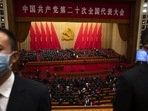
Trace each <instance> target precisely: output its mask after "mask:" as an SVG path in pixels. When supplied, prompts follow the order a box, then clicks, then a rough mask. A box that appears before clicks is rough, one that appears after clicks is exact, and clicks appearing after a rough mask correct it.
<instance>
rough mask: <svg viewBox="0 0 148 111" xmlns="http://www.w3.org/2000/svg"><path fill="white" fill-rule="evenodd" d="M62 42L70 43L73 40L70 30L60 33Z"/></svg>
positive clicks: (72, 33)
mask: <svg viewBox="0 0 148 111" xmlns="http://www.w3.org/2000/svg"><path fill="white" fill-rule="evenodd" d="M61 39H62V41H64V40H65V41H70V40H73V39H74V32H73V31H72V30H71V29H70V28H67V29H66V30H65V31H64V32H63V33H62V38H61Z"/></svg>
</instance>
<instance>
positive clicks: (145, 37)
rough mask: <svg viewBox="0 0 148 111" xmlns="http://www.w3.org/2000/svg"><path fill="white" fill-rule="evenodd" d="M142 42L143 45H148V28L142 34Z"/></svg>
mask: <svg viewBox="0 0 148 111" xmlns="http://www.w3.org/2000/svg"><path fill="white" fill-rule="evenodd" d="M141 43H142V45H143V46H144V45H148V29H145V30H144V31H143V33H142V35H141Z"/></svg>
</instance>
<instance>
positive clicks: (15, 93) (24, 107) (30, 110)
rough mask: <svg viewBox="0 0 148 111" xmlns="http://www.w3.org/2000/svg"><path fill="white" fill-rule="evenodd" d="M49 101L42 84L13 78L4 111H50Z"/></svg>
mask: <svg viewBox="0 0 148 111" xmlns="http://www.w3.org/2000/svg"><path fill="white" fill-rule="evenodd" d="M49 101H50V99H49V93H48V90H47V88H46V87H45V86H44V85H43V84H41V83H38V82H35V81H32V80H29V79H26V78H22V77H18V76H15V81H14V85H13V87H12V91H11V94H10V98H9V102H8V106H7V110H6V111H50V110H51V108H50V102H49Z"/></svg>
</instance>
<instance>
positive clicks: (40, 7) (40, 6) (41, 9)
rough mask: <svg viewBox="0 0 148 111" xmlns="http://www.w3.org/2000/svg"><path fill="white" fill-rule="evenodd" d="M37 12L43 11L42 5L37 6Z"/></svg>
mask: <svg viewBox="0 0 148 111" xmlns="http://www.w3.org/2000/svg"><path fill="white" fill-rule="evenodd" d="M38 13H43V6H42V5H39V6H38Z"/></svg>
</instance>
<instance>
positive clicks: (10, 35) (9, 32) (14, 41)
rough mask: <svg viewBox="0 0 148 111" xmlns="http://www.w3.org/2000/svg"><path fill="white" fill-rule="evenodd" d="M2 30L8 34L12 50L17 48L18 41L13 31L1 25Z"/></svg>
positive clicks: (0, 30)
mask: <svg viewBox="0 0 148 111" xmlns="http://www.w3.org/2000/svg"><path fill="white" fill-rule="evenodd" d="M0 32H3V33H5V34H6V35H7V36H8V38H9V40H10V43H11V50H12V51H15V50H17V41H16V39H15V36H14V35H13V33H12V32H11V31H9V30H8V29H5V28H1V27H0Z"/></svg>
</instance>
